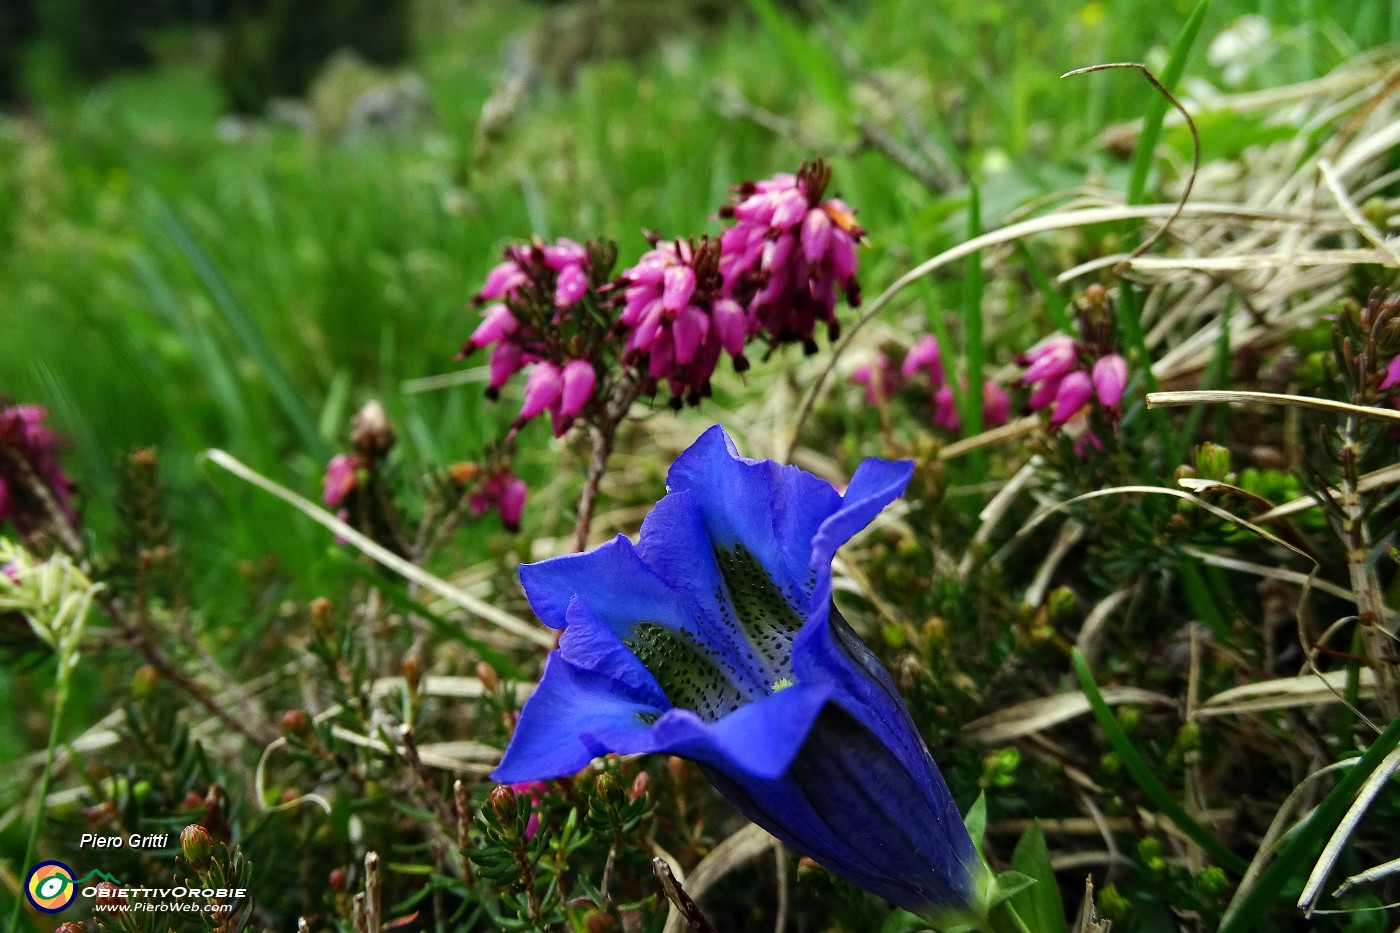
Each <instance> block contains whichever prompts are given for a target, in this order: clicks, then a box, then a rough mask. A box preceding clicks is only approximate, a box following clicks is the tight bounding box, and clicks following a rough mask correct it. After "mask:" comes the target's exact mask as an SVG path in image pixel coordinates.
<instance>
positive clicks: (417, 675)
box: [400, 655, 423, 695]
mask: <svg viewBox="0 0 1400 933" xmlns="http://www.w3.org/2000/svg"><path fill="white" fill-rule="evenodd" d="M400 670H402V671H403V680H404V683H406V684H407V685H408V692H409V693H411V694H415V695H416V694H417V693H418V687H419V685H420V684H422V682H423V662H422V660H420V659H419V658H418V656H417V655H409V656H408V657H406V658H404V659H403V664H402V665H400Z"/></svg>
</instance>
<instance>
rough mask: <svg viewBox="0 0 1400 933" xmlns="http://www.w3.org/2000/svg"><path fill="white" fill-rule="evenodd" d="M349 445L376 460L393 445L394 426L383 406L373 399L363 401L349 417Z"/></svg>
mask: <svg viewBox="0 0 1400 933" xmlns="http://www.w3.org/2000/svg"><path fill="white" fill-rule="evenodd" d="M350 445H351V446H352V447H354V448H355V451H356V452H357V453H359V454H361V455H362V456H364V457H367V458H369V459H371V460H378V459H380V458H382V457H383V456H384V455H385V454H387V453H388V452H389V450H390V448H392V447H393V446H394V426H393V425H391V424H390V423H389V416H388V414H387V413H386V412H385V411H384V406H383V405H381V404H379V403H378V402H377V401H375V400H374V399H370V400H369V401H368V402H365V404H364V407H362V408H361V409H360V410H359V411H358V412H356V413H355V416H354V417H353V418H351V419H350Z"/></svg>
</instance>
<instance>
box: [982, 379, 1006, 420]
mask: <svg viewBox="0 0 1400 933" xmlns="http://www.w3.org/2000/svg"><path fill="white" fill-rule="evenodd" d="M1010 411H1011V399H1010V398H1008V397H1007V394H1006V390H1005V389H1003V388H1002V387H1001V386H999V385H997V384H996V383H995V382H992V381H991V380H990V379H989V380H987V381H986V382H983V383H982V427H984V428H996V427H1000V426H1001V425H1003V424H1006V416H1007V415H1008V414H1009V413H1010Z"/></svg>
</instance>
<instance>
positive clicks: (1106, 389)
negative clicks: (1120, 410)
mask: <svg viewBox="0 0 1400 933" xmlns="http://www.w3.org/2000/svg"><path fill="white" fill-rule="evenodd" d="M1091 379H1092V381H1093V383H1094V392H1095V394H1097V395H1098V398H1099V404H1100V405H1102V406H1103V407H1104V408H1110V409H1112V408H1117V407H1118V403H1119V402H1120V401H1122V399H1123V389H1124V388H1125V387H1126V386H1127V384H1128V363H1127V361H1126V360H1124V359H1123V357H1121V356H1119V355H1118V354H1117V353H1110V354H1108V355H1107V356H1101V357H1099V358H1098V359H1097V360H1096V361H1095V362H1094V370H1093V374H1092V376H1091Z"/></svg>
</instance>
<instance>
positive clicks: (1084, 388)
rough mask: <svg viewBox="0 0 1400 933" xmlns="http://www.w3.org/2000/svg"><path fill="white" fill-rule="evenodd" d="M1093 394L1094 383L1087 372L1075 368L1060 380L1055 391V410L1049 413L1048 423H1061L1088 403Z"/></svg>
mask: <svg viewBox="0 0 1400 933" xmlns="http://www.w3.org/2000/svg"><path fill="white" fill-rule="evenodd" d="M1093 394H1094V385H1093V383H1092V382H1091V381H1090V380H1089V375H1088V373H1085V372H1082V371H1080V370H1075V371H1074V372H1072V373H1069V374H1068V375H1066V376H1065V377H1064V378H1063V379H1061V380H1060V388H1059V391H1057V392H1056V393H1055V410H1054V411H1052V412H1051V413H1050V423H1051V424H1052V425H1061V424H1064V423H1065V422H1066V421H1068V420H1069V419H1070V418H1073V417H1074V416H1075V415H1076V414H1078V413H1079V410H1080V409H1081V408H1083V407H1084V406H1085V405H1087V404H1088V403H1089V398H1090V397H1091V396H1092V395H1093Z"/></svg>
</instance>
